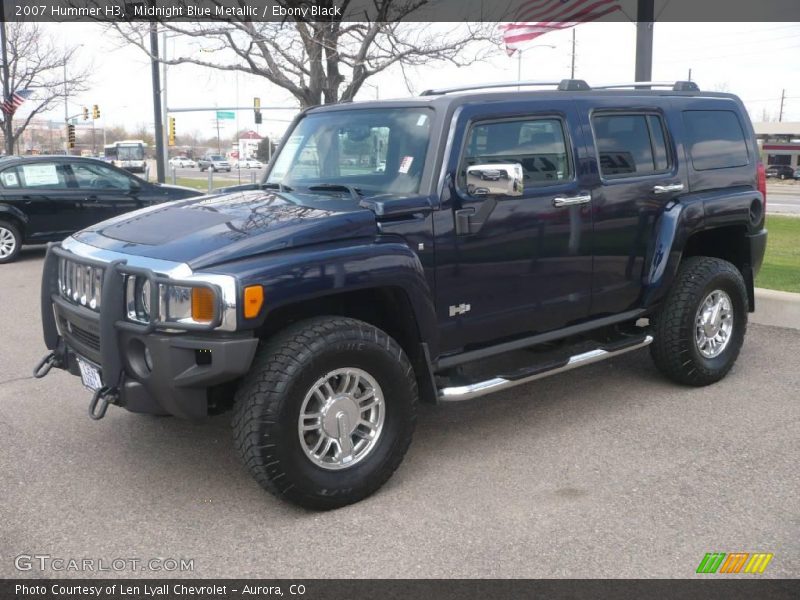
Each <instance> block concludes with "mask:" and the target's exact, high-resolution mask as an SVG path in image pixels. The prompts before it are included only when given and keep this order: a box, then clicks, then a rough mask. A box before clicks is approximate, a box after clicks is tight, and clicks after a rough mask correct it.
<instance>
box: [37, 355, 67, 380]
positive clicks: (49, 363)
mask: <svg viewBox="0 0 800 600" xmlns="http://www.w3.org/2000/svg"><path fill="white" fill-rule="evenodd" d="M58 366H61V361H60V359H59V358H58V356H56V353H55V352H49V353H48V354H47V355H46V356H45V357H44V358H43V359H42V360H40V361H39V363H38V364H37V365H36V367H34V369H33V376H34V377H35V378H36V379H41V378H42V377H44V376H45V375H47V374H48V373H49V372H50V369H52V368H53V367H58Z"/></svg>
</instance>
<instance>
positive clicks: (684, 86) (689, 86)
mask: <svg viewBox="0 0 800 600" xmlns="http://www.w3.org/2000/svg"><path fill="white" fill-rule="evenodd" d="M639 87H649V88H654V87H660V88H671V89H672V91H673V92H699V91H700V88H699V87H698V86H697V84H696V83H695V82H694V81H634V82H632V83H612V84H609V85H596V86H594V87H593V88H592V89H595V90H614V89H618V88H639Z"/></svg>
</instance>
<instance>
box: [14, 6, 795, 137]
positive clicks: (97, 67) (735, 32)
mask: <svg viewBox="0 0 800 600" xmlns="http://www.w3.org/2000/svg"><path fill="white" fill-rule="evenodd" d="M411 25H412V26H413V24H411ZM436 27H441V28H444V29H448V30H450V29H452V28H458V27H463V24H449V23H448V24H445V23H442V24H436ZM42 28H43V29H44V30H45V31H46V32H47V33H48V34H49V35H52V36H53V38H54V39H55V40H57V43H61V44H77V43H81V46H80V48H79V49H78V53H77V55H76V56H77V58H76V60H77V61H78V62H80V63H83V64H86V63H89V64H91V65H92V72H93V76H92V82H91V87H90V90H89V91H87V92H85V93H83V94H81V95H79V96H76V97H71V98H70V99H69V102H70V105H71V106H70V114H75V113H77V112H79V111H80V107H81V106H90V107H91V105H93V104H98V105H99V106H100V109H101V114H102V119H101V120H100V121H98V122H97V126H98V127H101V126H103V124H105V125H106V126H109V127H110V126H113V125H124V126H126V127H127V128H128V129H130V130H135V129H137V128H138V127H140V126H141V125H145V126H146V127H148V128H151V127H152V124H153V107H152V87H151V71H150V62H149V59H147V57H146V55H145V54H144V53H143V52H142V51H141V50H139V49H137V48H135V47H132V46H126V45H124V44H123V43H122V42H121V40H120V38H118V37H116V36H115V35H114V34H113V33H111V32H107V31H105V30H104V29H103V27H102V26H101V25H99V24H94V23H67V24H43V25H42ZM575 31H576V39H577V44H576V69H575V71H576V72H575V76H576V77H577V78H579V79H585V80H586V81H588V82H589V84H590V85H591V84H593V83H594V84H600V83H614V82H628V81H633V79H634V77H633V73H634V48H635V39H636V28H635V25H634V24H633V23H612V22H596V23H584V24H582V25H579V26H578V27H577V28H576V30H575ZM181 43H182V42H181V41H180V40H170V41H169V42H168V46H169V47H168V52H169V53H173V52H176V50H180V49H181V48H180V47H178V48H176V47H175V45H176V44H181ZM571 45H572V33H571V31H570V30H565V31H558V32H551V33H548V34H546V35H544V36H541V37H539V38H538V39H537V40H535V41H534V42H532V43H531V45H530V46H529V47H528V49H526V50H525V51H524V52H523V54H522V62H521V65H520V63H519V61H518V58H517V57H516V56H513V57H508V56H506V54H505V52H503V51H502V50H501V51H499V52H498V53H497V54H496V55H494V56H492V57H491V58H490V59H489V60H487V61H486V62H485V63H482V64H477V65H472V66H468V67H462V68H458V67H455V66H453V65H449V64H442V63H437V64H432V65H427V66H424V67H414V68H411V69H407V70H406V75H407V76H408V79H409V80H410V81H411V82H412V85H413V89H412V90H411V91H409V89H408V88H407V87H406V84H405V80H404V78H403V77H402V76H401V73H400V71H399V69H392V70H389V71H386V72H384V73H381V74H379V75H377V76H375V77H373V78H371V79H370V80H368V84H367V85H365V86H364V87H363V88H362V90H361V92H360V93H359V96H358V97H357V98H356V99H357V100H358V99H363V100H366V99H374V98H376V97H379V98H381V99H385V98H398V97H407V96H410V95H415V94H418V93H419V92H421V91H422V90H424V89H427V88H429V87H441V86H448V85H459V84H463V83H480V82H487V83H488V82H500V81H516V80H517V77H518V69H520V67H521V71H522V78H523V79H545V80H550V79H553V80H559V79H562V78H565V77H569V74H570V56H571ZM798 54H800V23H666V22H660V23H656V24H655V26H654V49H653V56H654V60H653V79H654V80H656V81H663V80H669V81H673V80H678V79H681V80H683V79H686V78H687V77H688V73H689V69H691V70H692V80H693V81H696V82H697V83H698V85H699V86H700V88H701V89H706V90H719V91H728V92H732V93H735V94H737V95H739V96H740V97H741V98H742V99H743V100H744V102H745V105H746V106H747V107H748V110H749V111H750V114H751V118H752V119H753V120H754V121H760V120H762V116H763V115H764V113H766V115H767V116H768V118H769V119H770V120H777V116H778V111H779V105H780V97H781V91H782V90H783V89H785V90H786V96H787V99H786V101H785V107H784V115H783V120H784V121H800V59H799V58H798ZM167 88H168V102H169V106H170V107H173V108H175V107H198V106H202V107H215V106H245V107H249V106H252V102H253V97H254V96H259V97H260V98H261V103H262V105H263V106H281V107H286V108H287V109H290V110H283V111H267V110H264V111H263V113H264V124H262V125H261V126H260V127H258V128H257V127H256V125H255V124H254V121H253V112H252V110H246V111H240V112H238V113H237V119H236V120H234V121H230V122H228V123H226V129H223V131H222V135H223V136H226V135H230V134H232V133H233V132H234V131H237V130H240V129H258V131H259V132H260V133H261V134H262V135H263V134H267V135H271V136H273V137H277V136H280V135H282V134H283V133H284V131H285V128H286V126H287V122H286V121H287V120H289V119H291V117H292V115H293V114H294V112H295V110H296V107H297V103H296V101H295V100H294V99H293V97H292V96H291V95H290V94H289V93H288V92H286V91H284V90H282V89H280V88H278V87H276V86H274V85H272V84H270V83H269V82H267V81H266V80H265V79H263V78H260V77H257V76H253V75H248V74H241V73H240V74H238V75H237V74H234V73H230V72H222V71H214V70H211V69H206V68H202V67H197V66H193V65H179V66H171V67H169V70H168V78H167ZM20 112H21V114H24V108H23V109H21V111H20ZM173 116H175V117H176V128H177V130H178V133H179V134H182V133H191V132H198V134H199V137H211V136H213V135H215V133H216V131H215V125H214V113H213V111H209V112H202V113H179V114H175V115H173ZM44 117H45V118H50V119H52V120H54V121H59V122H63V118H64V107H63V105H61V106H59V107H57V108H56V109H55V110H53V111H51V112H50V113H47V114H45V115H44ZM79 122H80V121H79Z"/></svg>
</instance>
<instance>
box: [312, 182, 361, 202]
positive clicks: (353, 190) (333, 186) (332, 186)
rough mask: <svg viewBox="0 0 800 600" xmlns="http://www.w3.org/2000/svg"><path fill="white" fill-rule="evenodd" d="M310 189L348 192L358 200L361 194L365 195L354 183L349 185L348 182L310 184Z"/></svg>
mask: <svg viewBox="0 0 800 600" xmlns="http://www.w3.org/2000/svg"><path fill="white" fill-rule="evenodd" d="M308 189H309V191H311V192H313V191H317V190H318V191H323V192H328V191H340V192H348V193H349V194H350V196H351V197H352V198H353V200H356V201H358V200H360V199H361V196H363V195H364V193H363V192H362V191H361V190H360V189H358V188H357V187H354V186H352V185H347V184H346V183H318V184H316V185H311V186H309V187H308Z"/></svg>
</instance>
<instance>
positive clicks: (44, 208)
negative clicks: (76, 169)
mask: <svg viewBox="0 0 800 600" xmlns="http://www.w3.org/2000/svg"><path fill="white" fill-rule="evenodd" d="M0 185H2V197H3V200H4V201H5V202H8V203H9V204H11V205H13V206H15V207H17V208H18V209H19V210H20V211H22V212H23V213H24V214H25V215H27V216H28V225H27V227H26V231H25V237H26V239H27V240H28V241H29V242H35V241H37V240H40V241H47V240H51V239H61V238H64V237H66V236H67V235H69V234H70V233H73V232H75V231H77V230H78V229H80V228H81V226H80V223H81V218H80V203H81V200H82V198H83V195H82V194H81V193H80V191H79V190H76V189H75V188H74V187H70V179H69V174H68V172H67V170H66V168H65V166H64V164H63V163H61V162H59V161H36V162H30V163H22V164H18V165H15V166H11V167H8V168H7V169H5V170H3V171H2V172H0Z"/></svg>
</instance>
